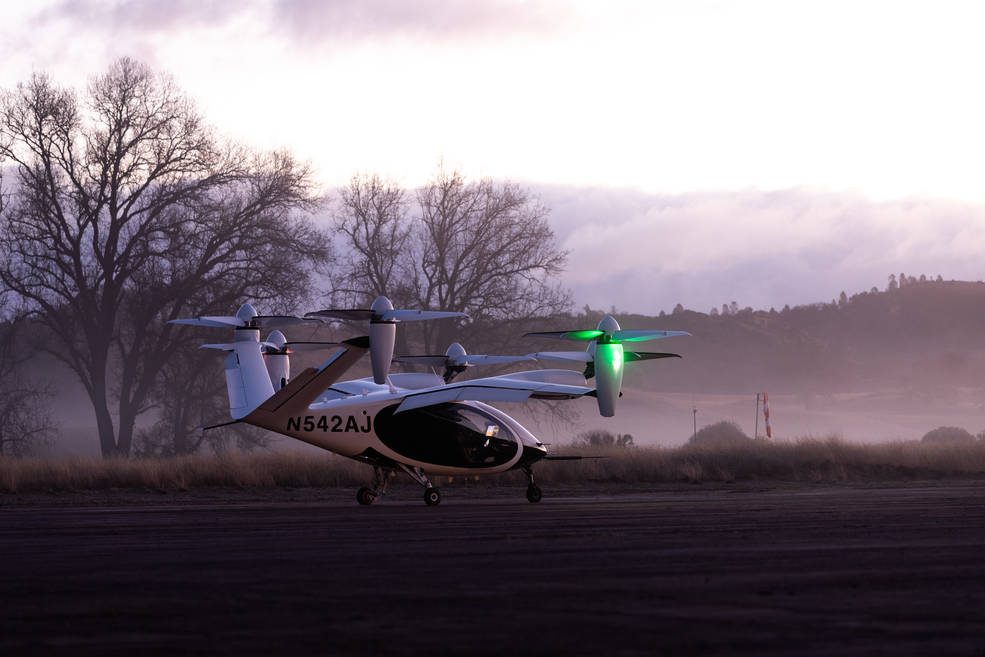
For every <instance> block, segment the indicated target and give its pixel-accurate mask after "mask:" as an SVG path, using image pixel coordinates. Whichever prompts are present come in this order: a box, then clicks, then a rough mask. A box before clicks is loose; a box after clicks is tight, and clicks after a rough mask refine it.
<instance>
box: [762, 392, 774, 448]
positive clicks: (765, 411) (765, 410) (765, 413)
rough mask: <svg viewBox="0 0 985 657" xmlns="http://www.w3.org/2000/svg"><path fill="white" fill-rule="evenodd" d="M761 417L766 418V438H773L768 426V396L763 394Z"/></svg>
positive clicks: (771, 428) (770, 428) (771, 429)
mask: <svg viewBox="0 0 985 657" xmlns="http://www.w3.org/2000/svg"><path fill="white" fill-rule="evenodd" d="M763 416H764V417H765V418H766V437H767V438H772V437H773V427H771V426H770V396H769V394H768V393H765V392H764V393H763Z"/></svg>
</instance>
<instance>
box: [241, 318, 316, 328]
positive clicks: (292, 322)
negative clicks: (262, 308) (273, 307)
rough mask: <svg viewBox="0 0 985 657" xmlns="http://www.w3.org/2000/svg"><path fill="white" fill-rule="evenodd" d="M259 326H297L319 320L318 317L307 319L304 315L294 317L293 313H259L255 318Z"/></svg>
mask: <svg viewBox="0 0 985 657" xmlns="http://www.w3.org/2000/svg"><path fill="white" fill-rule="evenodd" d="M253 321H254V322H255V323H256V325H257V327H258V328H265V329H267V328H278V327H280V326H297V325H298V324H310V323H312V322H318V320H317V319H305V318H304V317H294V316H293V315H257V316H256V317H254V318H253Z"/></svg>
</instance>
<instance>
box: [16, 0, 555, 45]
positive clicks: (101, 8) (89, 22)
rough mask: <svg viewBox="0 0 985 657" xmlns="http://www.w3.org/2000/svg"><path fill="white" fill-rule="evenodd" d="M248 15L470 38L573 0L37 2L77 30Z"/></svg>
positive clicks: (525, 26)
mask: <svg viewBox="0 0 985 657" xmlns="http://www.w3.org/2000/svg"><path fill="white" fill-rule="evenodd" d="M244 16H245V17H247V18H249V19H250V20H253V21H255V22H256V24H259V25H263V27H264V30H265V31H266V32H268V33H269V34H270V35H273V36H276V37H280V38H281V39H283V40H284V41H285V42H286V43H289V44H298V43H301V44H302V45H303V44H308V45H310V44H312V43H316V44H317V43H321V42H324V43H332V42H334V41H338V40H345V41H370V40H377V39H381V38H382V39H386V38H412V39H420V38H425V39H428V40H430V41H439V42H441V41H459V40H466V41H472V40H475V39H492V38H497V37H501V36H502V35H504V34H516V33H519V34H539V33H544V32H550V31H553V30H555V29H557V28H558V27H559V26H561V25H564V24H566V23H567V21H568V19H569V18H570V17H572V16H573V10H572V9H571V8H570V7H566V6H565V5H563V4H561V3H559V2H555V1H553V0H530V1H526V2H519V1H516V0H485V1H483V2H474V1H471V0H417V1H415V2H406V1H405V0H254V1H253V2H244V1H241V0H240V1H237V0H212V1H210V2H202V1H200V0H169V1H168V2H145V1H144V0H121V1H118V2H111V1H106V0H62V1H60V2H56V3H54V4H52V5H50V6H48V7H45V8H42V9H41V10H39V11H38V12H37V13H36V14H35V15H34V16H33V17H32V19H31V21H30V23H31V26H32V28H33V29H42V30H43V29H47V28H50V27H51V26H53V25H56V24H61V25H70V26H72V28H73V31H75V32H79V33H81V32H90V33H102V34H111V33H112V34H117V35H120V36H122V37H123V38H125V39H127V40H128V41H131V42H137V41H139V39H140V38H142V37H147V36H158V35H166V34H168V33H173V32H179V31H188V30H197V29H205V30H210V31H221V30H223V29H224V28H225V27H228V26H230V25H233V24H235V23H237V22H242V20H243V18H244Z"/></svg>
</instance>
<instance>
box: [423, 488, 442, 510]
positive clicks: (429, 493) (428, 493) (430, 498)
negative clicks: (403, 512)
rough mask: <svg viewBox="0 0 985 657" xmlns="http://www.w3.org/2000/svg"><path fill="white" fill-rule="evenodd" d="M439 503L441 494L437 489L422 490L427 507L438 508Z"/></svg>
mask: <svg viewBox="0 0 985 657" xmlns="http://www.w3.org/2000/svg"><path fill="white" fill-rule="evenodd" d="M440 502H441V493H440V492H438V489H437V488H425V489H424V503H425V504H427V505H428V506H438V504H439V503H440Z"/></svg>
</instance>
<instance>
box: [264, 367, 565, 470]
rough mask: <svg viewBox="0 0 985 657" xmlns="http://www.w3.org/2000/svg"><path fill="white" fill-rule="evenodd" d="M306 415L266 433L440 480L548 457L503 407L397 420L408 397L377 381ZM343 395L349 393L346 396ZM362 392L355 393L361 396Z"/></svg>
mask: <svg viewBox="0 0 985 657" xmlns="http://www.w3.org/2000/svg"><path fill="white" fill-rule="evenodd" d="M343 386H344V387H345V388H348V389H347V390H345V391H344V392H345V393H348V394H344V395H341V394H340V395H339V396H338V397H337V398H330V397H331V395H332V394H333V390H329V391H327V393H326V395H325V396H323V397H322V399H320V400H318V401H316V402H315V403H313V404H311V405H310V406H309V407H308V408H307V409H306V410H305V411H304V413H303V414H297V415H289V416H286V417H282V418H279V419H278V420H277V422H280V423H281V426H265V428H267V429H270V430H272V431H276V432H278V433H281V434H284V435H287V436H290V437H292V438H296V439H298V440H301V441H304V442H306V443H309V444H311V445H315V446H317V447H321V448H323V449H327V450H329V451H332V452H335V453H337V454H340V455H342V456H347V457H350V458H354V459H357V460H362V461H370V462H372V461H379V460H381V459H380V457H383V459H386V460H391V461H395V462H398V463H404V464H405V465H408V466H410V467H418V468H420V469H421V470H422V471H423V472H426V473H429V474H438V475H468V474H479V473H496V472H503V471H506V470H509V469H511V468H513V467H516V466H517V465H518V464H520V462H521V460H523V461H524V462H532V461H535V460H539V459H540V458H542V457H543V456H544V455H546V453H547V450H546V448H545V447H544V445H543V443H541V442H540V441H539V440H537V439H536V438H535V437H534V436H533V435H532V434H531V433H530V432H529V431H527V430H526V429H525V428H524V427H523V426H522V425H520V423H519V422H517V421H516V420H514V419H513V418H511V417H510V416H509V415H507V414H506V413H504V412H503V411H500V410H499V409H497V408H494V407H492V406H489V405H488V404H483V403H482V402H477V401H456V402H449V403H446V404H440V405H436V406H428V407H424V408H419V409H413V410H409V411H404V412H401V413H397V414H394V411H395V409H396V407H397V406H398V405H399V404H400V401H401V399H402V395H400V394H399V393H395V392H391V390H390V389H389V387H388V386H385V385H384V386H380V385H378V384H375V383H374V382H373V381H372V380H371V379H362V380H359V381H350V382H346V383H345V384H342V386H339V387H343ZM339 392H340V393H341V392H343V391H341V390H340V391H339ZM353 393H355V394H353Z"/></svg>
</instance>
